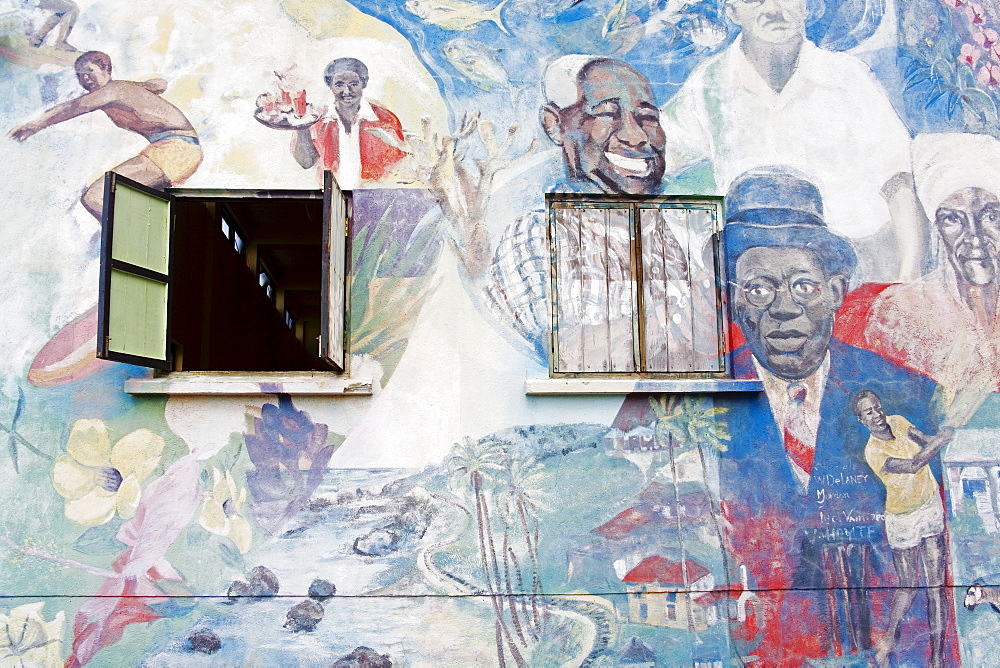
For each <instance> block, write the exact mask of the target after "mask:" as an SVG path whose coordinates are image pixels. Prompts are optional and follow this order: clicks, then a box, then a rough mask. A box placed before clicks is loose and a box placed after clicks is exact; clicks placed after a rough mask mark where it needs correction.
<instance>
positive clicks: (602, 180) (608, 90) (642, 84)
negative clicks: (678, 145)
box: [542, 59, 666, 195]
mask: <svg viewBox="0 0 1000 668" xmlns="http://www.w3.org/2000/svg"><path fill="white" fill-rule="evenodd" d="M576 86H577V91H578V97H577V100H576V102H575V103H574V104H571V105H569V106H566V107H562V108H560V107H559V106H558V105H557V104H556V103H555V102H552V101H550V102H549V103H548V104H546V105H545V106H544V107H543V108H542V125H543V126H544V128H545V132H546V134H548V136H549V138H550V139H552V141H553V142H555V143H556V144H558V145H559V146H561V147H562V149H563V157H564V159H565V162H566V171H567V173H568V176H569V179H570V181H575V182H578V183H581V184H582V185H589V186H590V188H589V189H591V190H592V189H593V187H594V186H596V187H597V189H598V190H599V191H601V192H607V193H627V194H630V195H642V194H657V193H659V192H660V185H661V182H662V180H663V172H664V166H665V162H664V153H663V152H664V147H665V145H666V138H665V136H664V133H663V128H662V127H660V116H659V110H658V109H657V107H656V102H655V100H654V99H653V92H652V90H651V89H650V86H649V82H648V81H647V80H646V78H645V77H644V76H643V75H642V74H640V73H639V72H637V71H636V70H635V69H633V68H632V67H630V66H628V65H626V64H625V63H622V62H619V61H615V60H607V59H595V60H592V61H591V62H589V63H587V64H586V65H584V66H583V67H582V68H580V70H579V73H578V74H577V76H576Z"/></svg>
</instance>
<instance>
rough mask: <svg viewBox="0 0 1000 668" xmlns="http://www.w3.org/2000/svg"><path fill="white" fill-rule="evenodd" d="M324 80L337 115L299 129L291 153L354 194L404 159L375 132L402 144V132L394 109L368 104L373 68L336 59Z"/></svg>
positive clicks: (361, 63)
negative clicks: (324, 171)
mask: <svg viewBox="0 0 1000 668" xmlns="http://www.w3.org/2000/svg"><path fill="white" fill-rule="evenodd" d="M323 79H324V80H325V81H326V85H327V86H329V87H330V91H331V92H332V93H333V96H334V112H335V113H328V114H327V115H326V116H324V117H322V118H320V119H319V120H318V121H317V122H316V123H313V124H312V125H309V126H307V127H302V128H299V129H298V130H297V131H296V133H295V137H294V139H293V140H292V155H293V156H294V157H295V160H296V161H298V163H299V164H300V165H302V167H303V168H305V169H308V168H310V167H313V166H314V165H319V167H320V168H321V169H330V170H333V172H334V173H335V174H336V175H337V182H338V183H339V184H340V187H341V188H344V189H346V190H350V189H352V188H356V187H358V186H359V185H361V181H362V180H366V181H367V180H378V179H380V178H382V177H383V176H385V174H386V172H387V171H388V169H389V167H391V166H392V165H394V164H395V163H397V162H399V161H400V160H401V159H402V158H403V156H404V155H405V154H404V153H403V152H402V151H400V150H399V149H397V148H395V147H393V146H390V145H389V144H386V143H385V142H384V141H382V139H381V138H379V136H378V134H377V133H376V132H372V130H374V129H381V130H383V131H385V132H387V133H389V134H393V135H395V136H396V137H398V138H399V140H400V142H402V141H403V128H402V125H401V124H400V122H399V119H398V118H396V115H395V114H393V113H392V112H391V111H389V110H388V109H386V108H385V107H383V106H382V105H380V104H378V103H377V102H374V101H370V100H367V99H366V98H365V97H364V96H363V93H364V89H365V87H366V86H367V85H368V68H367V67H366V66H365V64H364V63H363V62H361V61H360V60H358V59H357V58H337V59H336V60H334V61H333V62H331V63H330V64H329V65H327V66H326V71H325V72H324V73H323Z"/></svg>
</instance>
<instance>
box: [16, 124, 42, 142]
mask: <svg viewBox="0 0 1000 668" xmlns="http://www.w3.org/2000/svg"><path fill="white" fill-rule="evenodd" d="M41 129H42V128H41V127H39V126H38V125H37V124H36V123H25V124H24V125H19V126H17V127H16V128H14V129H13V130H11V131H10V134H9V135H8V136H9V137H10V138H11V139H13V140H14V141H24V140H25V139H27V138H28V137H30V136H31V135H33V134H35V133H36V132H38V131H39V130H41Z"/></svg>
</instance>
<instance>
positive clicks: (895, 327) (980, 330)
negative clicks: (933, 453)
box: [865, 133, 1000, 422]
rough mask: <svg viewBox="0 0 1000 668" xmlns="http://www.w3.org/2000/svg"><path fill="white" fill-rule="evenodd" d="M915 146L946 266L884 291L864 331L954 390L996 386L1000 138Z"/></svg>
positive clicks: (943, 139) (919, 181) (999, 369)
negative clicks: (917, 280)
mask: <svg viewBox="0 0 1000 668" xmlns="http://www.w3.org/2000/svg"><path fill="white" fill-rule="evenodd" d="M912 151H913V169H914V180H915V183H916V187H917V194H918V196H919V197H920V201H921V203H922V205H923V207H924V210H925V211H926V213H927V217H928V218H929V219H930V221H931V226H932V228H933V230H934V231H933V232H932V238H934V239H935V240H936V241H935V244H936V246H937V247H938V249H939V250H938V267H937V268H936V269H935V270H934V271H932V272H931V273H929V274H927V275H926V276H924V277H923V278H922V279H921V281H919V282H916V283H912V284H902V285H895V286H891V287H890V288H888V289H886V290H885V291H884V292H882V294H881V295H880V296H879V298H878V299H877V300H876V302H875V303H874V304H873V306H872V317H871V319H870V320H869V322H868V325H867V328H866V330H865V337H866V339H867V340H868V343H869V344H870V345H871V347H872V348H873V349H875V350H877V351H878V352H881V353H883V354H885V355H886V356H888V357H891V358H893V359H896V360H898V361H900V362H902V363H904V364H906V365H907V366H909V367H911V368H914V369H916V370H918V371H920V372H922V373H925V374H927V375H929V376H931V377H932V378H934V379H935V380H937V381H938V382H939V383H941V384H942V385H943V386H944V387H946V388H947V389H949V390H951V391H952V392H959V391H963V390H968V391H973V392H976V393H981V392H995V391H997V388H998V384H1000V299H998V296H1000V198H998V197H997V194H998V193H1000V141H998V140H997V139H995V138H994V137H991V136H988V135H975V134H961V133H948V134H925V135H918V136H917V137H916V138H915V139H914V141H913V148H912ZM978 403H979V402H976V406H978ZM970 408H973V409H974V406H970ZM953 417H955V418H956V419H958V416H953ZM968 417H971V413H970V414H968V415H966V416H964V419H967V418H968ZM958 421H959V422H961V421H962V420H961V419H958Z"/></svg>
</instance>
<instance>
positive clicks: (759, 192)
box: [722, 166, 858, 280]
mask: <svg viewBox="0 0 1000 668" xmlns="http://www.w3.org/2000/svg"><path fill="white" fill-rule="evenodd" d="M722 238H723V243H724V249H725V253H726V271H727V273H728V277H729V280H733V279H734V278H735V276H736V260H737V258H739V256H740V255H742V254H743V253H744V251H746V250H748V249H750V248H756V247H765V248H781V247H786V246H787V247H792V248H805V249H808V250H811V251H813V252H814V253H816V255H817V256H818V257H819V259H820V262H822V263H823V266H824V268H825V269H826V272H827V273H828V274H830V275H833V274H840V275H842V276H844V277H845V278H850V277H851V274H853V273H854V268H855V267H856V266H857V264H858V257H857V255H856V254H855V253H854V248H853V247H852V246H851V242H850V241H848V240H847V239H846V238H844V237H842V236H840V235H839V234H834V233H833V232H831V231H830V228H829V227H827V224H826V221H824V220H823V197H822V196H821V195H820V192H819V188H817V187H816V186H815V185H814V184H813V183H811V182H810V181H809V180H808V179H806V178H805V176H804V175H803V174H801V173H800V172H798V171H796V170H794V169H792V168H791V167H785V166H771V167H758V168H755V169H751V170H749V171H746V172H743V174H741V175H740V176H738V177H736V180H735V181H733V184H732V185H731V186H730V187H729V192H728V193H727V194H726V226H725V227H724V228H723V230H722Z"/></svg>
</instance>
